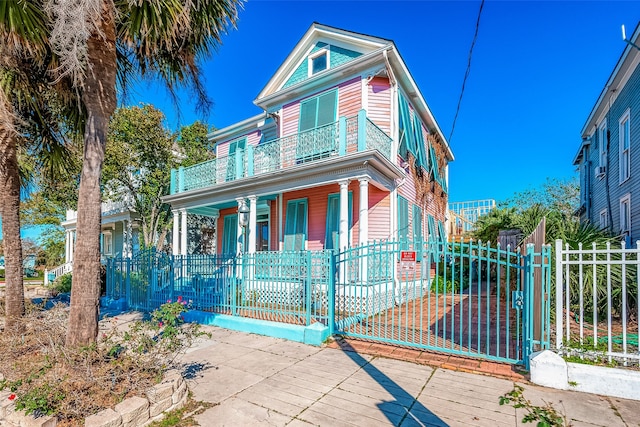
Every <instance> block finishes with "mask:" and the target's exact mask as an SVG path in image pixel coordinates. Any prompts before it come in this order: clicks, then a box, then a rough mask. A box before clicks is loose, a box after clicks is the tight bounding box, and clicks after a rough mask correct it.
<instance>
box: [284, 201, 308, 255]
mask: <svg viewBox="0 0 640 427" xmlns="http://www.w3.org/2000/svg"><path fill="white" fill-rule="evenodd" d="M285 218H286V220H285V224H284V250H285V251H301V250H304V248H305V242H306V240H307V199H300V200H289V201H288V202H287V212H286V217H285Z"/></svg>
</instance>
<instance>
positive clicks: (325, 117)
mask: <svg viewBox="0 0 640 427" xmlns="http://www.w3.org/2000/svg"><path fill="white" fill-rule="evenodd" d="M337 112H338V90H337V89H334V90H330V91H328V92H325V93H323V94H320V95H318V96H314V97H313V98H309V99H306V100H304V101H302V102H301V103H300V119H299V121H298V132H304V131H307V130H310V129H314V128H317V127H320V126H324V125H328V124H330V123H333V122H335V121H336V113H337Z"/></svg>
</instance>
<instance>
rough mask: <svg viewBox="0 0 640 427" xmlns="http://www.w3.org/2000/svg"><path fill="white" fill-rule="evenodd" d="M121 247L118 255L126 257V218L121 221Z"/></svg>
mask: <svg viewBox="0 0 640 427" xmlns="http://www.w3.org/2000/svg"><path fill="white" fill-rule="evenodd" d="M121 222H122V249H121V250H120V256H122V258H127V252H128V249H127V246H128V245H127V240H128V237H127V220H126V219H123V220H122V221H121ZM114 243H115V238H114Z"/></svg>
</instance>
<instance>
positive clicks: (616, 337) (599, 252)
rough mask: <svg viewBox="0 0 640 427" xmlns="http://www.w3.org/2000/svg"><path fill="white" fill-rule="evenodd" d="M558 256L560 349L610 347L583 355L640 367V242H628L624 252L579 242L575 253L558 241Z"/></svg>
mask: <svg viewBox="0 0 640 427" xmlns="http://www.w3.org/2000/svg"><path fill="white" fill-rule="evenodd" d="M555 252H556V253H555V262H556V265H555V267H556V272H555V273H556V295H555V305H556V319H555V320H556V321H555V327H556V331H555V335H556V349H558V350H559V351H562V352H570V349H571V348H572V346H574V345H576V344H579V345H577V347H579V346H580V345H584V348H593V347H594V345H595V346H596V347H597V346H602V347H604V345H605V344H606V350H604V349H603V351H602V352H600V351H597V350H594V351H592V352H589V351H587V352H583V353H580V352H578V353H579V354H582V355H583V356H584V357H589V356H595V355H597V354H604V356H605V357H606V358H607V359H608V361H609V363H611V362H612V360H614V359H615V361H616V362H621V363H622V364H624V365H625V366H627V365H628V364H629V362H633V363H634V364H636V363H637V364H640V346H639V345H638V320H639V319H640V304H638V303H637V297H638V293H639V291H640V289H639V287H640V285H639V278H640V241H638V242H637V245H636V247H635V248H626V247H625V245H624V243H622V248H611V244H610V243H609V244H607V245H606V247H605V248H597V247H596V245H595V244H594V245H593V246H592V247H590V248H588V247H583V246H582V244H579V247H578V249H570V248H569V245H568V244H566V245H563V242H562V240H556V245H555ZM598 284H600V286H598ZM603 289H604V293H603ZM634 293H635V296H634ZM631 298H636V303H635V308H634V312H633V313H630V312H628V311H629V308H628V307H630V306H633V304H629V302H632V301H631ZM605 306H606V307H605ZM598 307H600V310H598ZM635 310H637V312H635ZM599 311H600V313H599ZM603 312H604V313H603ZM599 315H600V316H599ZM634 319H635V320H634ZM572 344H573V345H572ZM589 353H592V354H589Z"/></svg>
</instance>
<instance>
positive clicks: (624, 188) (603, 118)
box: [574, 25, 640, 246]
mask: <svg viewBox="0 0 640 427" xmlns="http://www.w3.org/2000/svg"><path fill="white" fill-rule="evenodd" d="M639 36H640V25H638V26H637V27H636V29H635V30H634V32H633V35H632V36H631V43H633V44H635V45H637V44H638V39H639ZM639 63H640V50H638V48H636V47H634V46H632V45H631V44H627V46H626V48H625V49H624V52H623V53H622V56H621V57H620V59H619V60H618V63H617V64H616V66H615V68H614V69H613V72H612V73H611V76H610V77H609V79H608V80H607V82H606V84H605V86H604V88H603V89H602V92H601V93H600V96H599V97H598V100H597V101H596V103H595V105H594V106H593V108H592V110H591V113H589V117H588V118H587V121H586V123H585V124H584V127H583V128H582V144H581V145H580V149H579V150H578V153H577V154H576V156H575V158H574V165H576V166H577V167H578V168H579V170H580V208H579V210H578V213H579V214H580V218H581V220H582V221H585V222H587V221H588V222H590V223H592V224H594V225H596V226H598V227H600V228H606V229H607V230H609V231H610V232H612V233H614V234H618V235H620V236H621V239H622V240H624V241H625V242H626V244H627V246H630V245H631V244H633V245H635V242H636V241H637V240H640V67H638V64H639Z"/></svg>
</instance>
